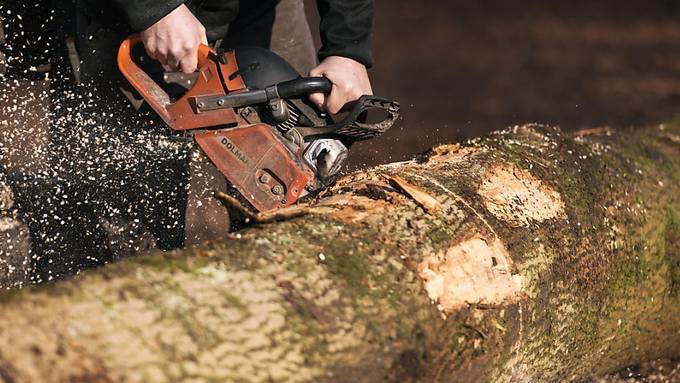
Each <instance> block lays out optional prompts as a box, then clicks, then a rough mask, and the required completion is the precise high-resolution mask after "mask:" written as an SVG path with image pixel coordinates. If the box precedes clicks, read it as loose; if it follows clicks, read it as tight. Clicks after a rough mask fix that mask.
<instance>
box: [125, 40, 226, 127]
mask: <svg viewBox="0 0 680 383" xmlns="http://www.w3.org/2000/svg"><path fill="white" fill-rule="evenodd" d="M141 43H142V38H141V36H140V35H139V34H138V33H136V34H133V35H131V36H129V37H128V38H127V39H125V40H123V42H122V43H121V44H120V48H119V49H118V68H119V69H120V71H121V73H122V74H123V76H125V78H127V80H128V81H129V82H130V84H132V86H133V87H135V89H137V91H138V92H139V93H140V94H141V95H142V96H143V97H144V99H145V100H146V101H147V102H148V103H149V105H150V106H151V107H152V108H153V110H154V111H155V112H156V113H158V115H159V116H161V118H163V120H164V121H165V122H166V123H168V124H170V125H172V116H171V115H170V113H169V112H168V110H167V107H168V106H169V105H170V104H171V102H170V96H169V95H168V94H167V93H166V92H165V90H163V88H162V87H161V86H160V85H158V84H157V83H156V82H155V81H154V80H153V79H151V77H149V75H148V74H147V73H146V72H145V71H144V70H143V69H142V68H140V67H139V65H137V63H136V62H135V60H133V58H132V51H133V49H134V48H135V47H136V46H138V45H139V44H141ZM211 55H216V53H215V51H214V50H212V48H210V47H209V46H207V45H204V44H200V45H199V46H198V67H199V68H201V67H203V66H204V65H206V64H207V63H208V60H209V58H210V56H211Z"/></svg>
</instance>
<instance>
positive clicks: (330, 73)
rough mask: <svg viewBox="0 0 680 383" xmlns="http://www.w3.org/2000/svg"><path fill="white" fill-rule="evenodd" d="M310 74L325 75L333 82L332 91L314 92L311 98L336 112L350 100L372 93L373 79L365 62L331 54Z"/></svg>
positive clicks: (317, 103) (322, 107)
mask: <svg viewBox="0 0 680 383" xmlns="http://www.w3.org/2000/svg"><path fill="white" fill-rule="evenodd" d="M309 75H310V76H324V77H326V78H328V79H329V80H330V81H331V82H332V83H333V89H332V90H331V93H330V94H329V95H328V96H326V95H325V94H323V93H313V94H311V95H310V96H309V99H310V100H311V101H312V102H313V103H314V104H316V105H317V106H318V107H319V108H321V109H325V110H327V111H328V112H330V113H332V114H336V113H338V112H339V111H340V109H342V107H343V106H345V104H346V103H348V102H350V101H355V100H358V99H359V97H361V96H363V95H372V94H373V90H372V89H371V81H370V80H369V78H368V71H367V70H366V67H365V66H364V64H362V63H360V62H358V61H355V60H352V59H350V58H347V57H341V56H329V57H327V58H326V59H325V60H323V62H321V64H319V66H317V67H316V68H314V69H312V70H311V71H310V72H309Z"/></svg>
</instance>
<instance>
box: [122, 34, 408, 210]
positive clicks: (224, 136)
mask: <svg viewBox="0 0 680 383" xmlns="http://www.w3.org/2000/svg"><path fill="white" fill-rule="evenodd" d="M140 46H141V39H140V37H139V35H132V36H130V37H129V38H128V39H126V40H125V41H123V43H122V44H121V46H120V49H119V51H118V67H119V68H120V71H121V72H122V74H123V75H124V76H125V78H127V80H128V81H129V82H130V84H131V85H132V86H133V87H134V88H135V89H136V90H137V91H138V92H139V94H140V95H141V96H142V97H143V98H144V100H145V101H146V102H147V103H148V104H149V105H150V106H151V108H152V109H153V110H154V111H155V112H156V113H157V114H158V115H159V116H160V118H161V119H162V120H163V121H164V122H165V123H166V124H167V125H168V126H169V127H170V128H172V129H173V130H175V131H178V132H184V133H185V134H188V135H190V136H191V137H192V139H193V140H194V141H195V142H196V144H198V146H199V147H200V148H201V149H202V151H203V152H204V153H205V154H206V156H207V157H208V158H209V159H210V161H211V162H212V163H213V164H214V165H215V166H216V167H217V169H219V171H220V172H221V173H222V174H223V175H224V177H225V178H226V179H227V181H228V183H229V184H230V185H231V187H232V189H233V190H234V191H235V192H237V195H236V197H240V198H239V200H245V202H247V203H248V204H249V205H250V206H251V207H252V208H254V209H255V210H257V211H259V212H265V211H269V210H274V209H279V208H282V207H286V206H289V205H292V204H294V203H295V202H296V201H297V200H298V199H299V198H301V196H304V195H305V194H308V193H309V192H310V191H313V190H316V189H318V188H319V187H322V186H323V185H324V184H326V183H327V182H328V180H327V174H325V173H328V169H323V166H322V164H319V163H315V160H314V158H310V156H305V148H306V147H308V146H309V143H310V142H312V141H314V140H319V139H323V138H333V139H336V140H339V141H341V142H342V143H344V144H345V145H347V146H349V145H351V143H353V142H355V141H360V140H367V139H370V138H374V137H377V136H379V135H381V134H383V133H385V131H387V130H388V129H389V128H390V127H391V126H392V125H393V124H394V122H395V121H396V120H397V118H398V116H399V104H398V103H397V102H395V101H392V100H389V99H386V98H381V97H375V96H362V97H361V98H360V99H359V100H357V101H355V102H352V103H350V104H348V105H346V106H345V108H344V109H343V111H342V112H344V117H342V118H341V119H339V121H337V122H336V121H335V120H334V119H333V118H331V116H328V115H326V114H324V113H322V112H321V111H320V110H318V108H316V107H314V106H313V105H312V104H311V103H310V102H309V101H308V100H307V98H308V96H309V95H310V94H312V93H317V92H322V93H326V94H328V93H329V92H330V91H331V88H332V84H331V82H330V81H329V80H328V79H327V78H325V77H301V76H300V75H299V74H298V73H297V71H296V70H295V69H294V68H293V67H292V66H291V65H290V64H288V63H287V62H286V61H285V60H284V59H283V58H281V57H279V56H277V55H276V54H275V53H273V52H271V51H269V50H266V49H263V48H256V47H244V48H238V49H236V50H228V51H221V50H215V49H212V48H210V47H208V46H206V45H201V46H199V48H198V72H197V76H196V78H195V80H193V81H192V85H191V86H190V87H189V89H188V90H187V91H186V92H185V93H184V94H182V95H181V96H178V97H176V98H173V97H171V96H170V95H169V94H168V92H167V91H166V90H165V89H164V88H163V87H162V86H161V85H159V83H158V82H157V81H156V80H153V79H152V77H151V76H150V75H149V74H148V73H147V72H146V71H145V70H143V69H142V66H141V64H140V63H139V59H138V58H137V57H138V56H137V55H136V54H133V50H135V48H137V49H136V50H139V48H140ZM369 111H372V112H371V113H373V114H374V113H375V112H376V111H377V112H378V114H379V118H378V120H377V121H373V122H368V120H367V119H366V118H367V117H366V116H367V113H368V112H369ZM336 119H337V118H336ZM319 185H322V186H319Z"/></svg>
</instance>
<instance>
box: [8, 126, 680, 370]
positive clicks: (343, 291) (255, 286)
mask: <svg viewBox="0 0 680 383" xmlns="http://www.w3.org/2000/svg"><path fill="white" fill-rule="evenodd" d="M304 212H305V213H306V214H305V215H304V216H302V217H297V218H292V219H290V220H285V221H280V222H276V223H269V224H265V223H261V224H258V225H257V226H255V227H252V228H250V229H247V230H245V231H243V232H241V233H239V234H238V235H229V236H228V235H227V234H226V233H225V239H224V241H222V242H219V243H210V244H204V245H202V246H199V247H194V248H191V249H187V250H183V251H177V252H172V253H163V254H161V253H157V254H152V255H148V256H143V257H138V258H134V259H128V260H125V261H122V262H119V263H116V264H111V265H107V266H105V267H101V268H99V269H96V270H90V271H86V272H83V273H81V274H80V275H79V276H77V277H75V278H71V279H69V280H64V281H60V282H57V283H54V284H52V285H49V286H41V287H35V288H27V289H21V290H15V291H10V292H7V293H4V294H3V295H0V300H1V301H2V303H1V306H0V381H4V382H37V381H40V382H62V381H76V382H85V381H88V382H89V381H102V382H108V381H125V382H151V381H153V382H175V381H195V382H208V381H216V382H217V381H219V382H222V381H292V382H296V381H367V382H373V381H400V382H401V381H452V382H454V381H470V382H472V381H474V382H477V381H503V382H507V381H511V382H524V381H527V382H528V381H540V382H550V381H552V382H558V381H560V382H561V381H578V380H583V379H588V378H589V377H592V376H599V375H601V374H604V373H607V372H610V371H613V370H616V369H619V368H622V367H624V366H627V365H630V364H633V363H635V362H638V361H641V360H645V359H651V358H660V357H672V356H678V355H680V302H679V300H680V126H679V125H675V124H666V125H661V126H656V127H651V128H647V129H637V130H627V131H621V132H617V131H610V130H609V129H594V130H588V131H582V132H579V133H578V134H576V135H566V134H562V133H560V132H559V131H558V130H556V129H552V128H547V127H542V126H522V127H515V128H511V129H508V130H505V131H502V132H499V133H496V134H493V135H491V136H489V137H487V138H484V139H479V140H475V141H473V142H471V143H469V144H466V145H464V146H457V145H453V146H444V147H440V148H437V149H434V150H432V151H431V152H430V153H428V154H426V155H423V156H420V157H419V158H418V159H417V160H414V161H410V162H404V163H398V164H390V165H384V166H379V167H377V168H374V169H370V170H367V171H363V172H358V173H355V174H352V175H349V176H347V177H345V178H343V179H341V180H340V181H339V182H338V184H337V185H336V186H335V187H334V188H333V189H332V190H330V191H328V192H327V193H325V195H324V196H322V197H321V198H319V199H318V200H317V201H315V202H313V203H311V204H310V206H309V207H308V208H306V209H305V210H304ZM296 213H300V211H297V212H296Z"/></svg>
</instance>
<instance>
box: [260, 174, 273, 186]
mask: <svg viewBox="0 0 680 383" xmlns="http://www.w3.org/2000/svg"><path fill="white" fill-rule="evenodd" d="M271 180H272V177H271V176H270V175H269V174H267V173H265V174H263V175H261V176H260V182H262V183H263V184H268V183H269V181H271Z"/></svg>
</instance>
